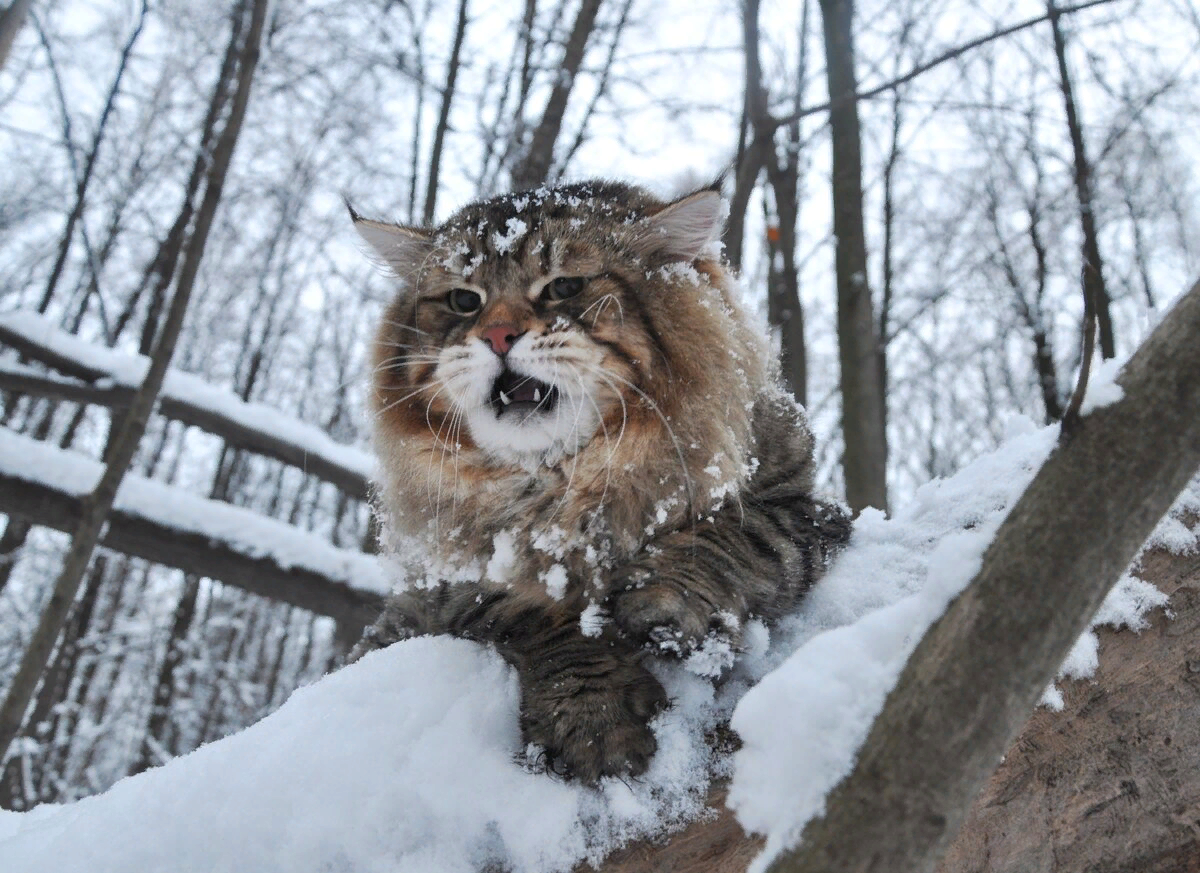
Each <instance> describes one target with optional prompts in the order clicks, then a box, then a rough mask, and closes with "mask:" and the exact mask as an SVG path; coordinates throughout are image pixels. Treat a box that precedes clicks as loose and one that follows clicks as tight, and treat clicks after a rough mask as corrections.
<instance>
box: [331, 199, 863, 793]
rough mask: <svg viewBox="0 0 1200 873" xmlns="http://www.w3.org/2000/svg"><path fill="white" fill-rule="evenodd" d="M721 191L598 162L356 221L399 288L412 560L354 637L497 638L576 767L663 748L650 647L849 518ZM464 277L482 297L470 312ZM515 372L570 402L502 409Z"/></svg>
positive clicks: (390, 336) (819, 554)
mask: <svg viewBox="0 0 1200 873" xmlns="http://www.w3.org/2000/svg"><path fill="white" fill-rule="evenodd" d="M718 206H719V204H718V201H717V200H716V195H715V193H713V192H711V191H701V192H697V193H696V194H693V195H690V196H689V197H686V198H681V199H680V200H679V201H675V202H674V203H663V202H661V201H658V200H656V199H655V198H653V197H651V196H650V195H649V194H647V193H646V192H644V191H641V190H639V189H636V188H631V187H628V186H624V185H618V184H615V183H606V182H591V183H581V184H577V185H572V186H564V187H561V188H557V189H549V190H547V189H543V190H540V191H538V192H529V193H526V194H521V195H506V196H505V197H500V198H495V199H493V200H489V201H484V202H481V203H477V204H472V205H470V206H468V207H466V208H465V209H464V210H462V211H461V212H460V213H459V214H458V215H456V216H454V217H453V218H451V220H450V221H448V222H447V223H446V224H444V225H442V226H441V227H439V228H437V229H435V230H432V231H428V230H421V229H414V228H401V227H395V226H391V225H385V224H381V223H378V222H364V221H362V220H361V219H357V217H356V221H357V222H358V226H359V229H360V231H362V232H363V235H364V237H365V238H366V239H367V240H368V242H370V243H371V245H372V246H373V247H374V248H375V249H376V251H377V252H378V253H379V255H380V256H381V257H382V258H383V259H384V260H385V261H386V262H387V264H388V265H389V266H390V267H391V269H392V270H393V271H394V272H395V273H396V275H397V276H398V277H399V278H400V279H401V281H402V282H403V283H404V287H403V288H402V290H401V292H400V293H399V294H398V295H397V297H396V299H395V300H394V301H393V303H392V304H391V306H390V307H389V308H388V310H387V312H386V314H385V316H384V319H383V323H382V326H381V328H380V331H379V335H378V340H377V342H376V370H375V380H374V389H375V390H374V397H373V401H374V405H375V410H376V421H375V436H376V448H377V451H378V453H379V456H380V460H381V472H382V483H381V491H380V500H379V503H380V509H381V512H382V514H383V516H384V518H385V521H386V528H387V533H388V536H389V538H390V544H391V547H392V551H393V552H394V553H395V554H396V555H397V556H398V558H399V559H401V560H403V559H404V558H406V557H413V558H417V557H418V556H419V558H418V559H417V560H416V561H415V562H414V564H415V566H414V567H412V568H410V570H409V578H408V580H407V587H406V588H405V589H404V590H402V591H400V592H399V593H397V594H395V595H393V596H392V597H391V598H390V599H389V601H388V604H387V606H386V608H385V610H384V613H383V615H382V616H381V617H380V619H379V621H378V622H377V623H376V624H375V625H374V626H373V627H372V628H369V629H368V631H367V633H366V634H365V636H364V638H363V641H362V642H361V643H360V644H359V646H358V647H357V648H356V649H355V651H354V652H353V653H352V656H351V657H352V659H354V658H358V657H361V656H362V654H364V653H365V652H367V651H370V650H372V649H376V648H380V647H382V646H386V645H388V644H390V643H392V642H395V641H397V640H400V639H405V638H407V637H411V636H414V635H419V634H443V633H444V634H452V635H455V636H460V637H464V638H468V639H475V640H479V641H482V642H486V643H491V644H493V645H495V646H496V648H497V649H498V650H499V651H500V652H501V653H502V654H503V655H504V656H505V657H506V658H507V659H508V660H509V661H510V662H511V663H512V664H513V665H514V666H515V667H516V669H517V671H518V675H519V676H520V680H521V687H522V714H521V719H522V729H523V732H524V735H525V738H526V740H527V741H528V742H530V743H534V744H537V745H539V746H541V747H542V748H543V750H544V753H545V755H546V757H547V759H548V760H549V761H550V763H551V764H552V765H553V766H554V768H555V769H556V770H558V771H559V772H563V773H568V774H571V775H573V776H576V777H578V778H581V779H584V780H586V781H591V782H594V781H596V780H597V779H599V778H601V777H603V776H607V775H619V774H622V773H633V774H636V773H639V772H641V771H642V770H644V769H645V767H646V765H647V763H648V761H649V759H650V757H651V756H652V754H653V752H654V748H655V746H654V739H653V736H652V733H651V731H650V729H649V727H648V726H647V722H648V721H649V719H650V718H651V717H652V715H653V713H655V712H657V711H658V710H659V709H661V708H662V707H663V706H664V705H666V697H665V694H664V692H663V690H662V688H661V686H660V685H659V684H658V682H657V681H656V680H655V679H654V678H653V676H652V675H651V674H650V673H649V672H648V671H647V670H646V668H645V666H644V663H643V661H644V659H645V658H646V657H654V656H668V657H680V656H684V657H685V656H689V655H691V654H692V653H693V652H695V651H696V650H697V649H698V648H703V647H704V645H705V643H706V641H709V640H714V639H715V640H717V641H719V642H722V643H728V644H730V645H732V646H734V647H736V645H737V644H738V642H739V638H740V633H741V629H742V628H743V626H744V624H745V622H746V621H747V619H749V618H751V617H759V618H762V619H764V620H767V621H770V620H773V619H775V618H778V617H779V616H780V615H782V614H783V613H785V612H787V611H788V610H789V609H791V608H792V607H793V606H794V605H795V604H796V602H797V601H798V600H799V598H800V597H801V596H802V595H803V593H804V591H806V590H807V589H808V587H809V586H811V584H812V583H813V581H814V580H815V579H816V578H817V577H818V576H819V575H820V574H821V572H822V571H823V569H824V567H825V565H826V562H827V561H828V559H829V556H830V554H831V552H832V550H834V549H836V548H837V547H838V546H839V545H840V544H841V543H843V542H845V540H846V538H847V536H848V531H849V525H848V520H847V518H846V516H845V514H844V513H843V512H842V510H841V509H839V508H838V507H837V506H836V505H833V504H829V503H823V502H821V501H819V500H817V499H816V498H814V497H813V495H812V487H813V482H812V437H811V435H810V432H809V430H808V427H807V425H806V423H805V421H804V417H803V413H802V412H801V411H800V410H798V409H797V408H796V406H795V404H794V403H792V402H791V401H790V399H788V398H786V397H785V395H784V394H783V393H782V391H781V390H780V389H779V388H778V385H777V383H776V380H775V377H774V375H773V372H772V370H771V368H770V366H769V364H768V355H767V351H766V349H765V347H764V344H763V342H762V339H761V338H760V337H759V336H757V335H756V333H755V331H754V330H753V329H752V328H751V327H750V324H749V321H748V319H747V318H746V317H745V315H744V314H743V312H742V310H741V307H740V304H739V301H738V294H737V293H736V288H735V286H734V284H733V282H732V281H731V278H730V276H729V275H728V273H727V272H726V270H725V269H724V267H723V266H722V265H721V264H720V262H719V261H718V260H717V259H716V258H715V257H714V256H713V255H712V246H711V243H712V241H713V240H715V239H716V238H717V236H718V234H719V231H720V211H719V208H718ZM561 277H568V278H567V279H566V280H565V281H566V285H565V286H564V287H566V288H567V289H568V290H569V292H570V293H569V296H564V297H563V298H562V299H559V296H557V292H556V293H554V294H552V293H551V291H552V283H553V282H554V281H555V279H556V278H561ZM554 287H557V286H554ZM455 289H467V290H469V291H470V292H471V293H472V294H474V295H476V296H477V297H478V298H479V302H480V306H479V308H478V310H477V311H472V312H469V313H463V312H459V311H457V309H458V308H461V307H456V306H452V305H451V303H450V299H451V298H450V295H451V294H452V293H455ZM467 299H468V300H473V299H474V298H471V297H469V296H468V298H467ZM498 332H499V333H498ZM498 335H499V336H503V337H505V338H506V339H504V340H502V341H501V340H497V339H495V337H497V336H498ZM489 337H491V339H489ZM509 340H511V348H506V344H508V342H509ZM496 343H500V346H499V349H498V346H497V345H496ZM506 368H510V370H511V372H509V373H508V374H507V375H505V370H506ZM514 374H515V375H514ZM517 375H519V376H520V377H521V378H526V377H531V378H534V379H536V380H537V383H536V384H538V385H541V386H542V388H543V389H546V390H547V391H549V389H550V388H553V392H554V398H555V399H554V400H553V401H548V402H547V404H546V406H545V408H543V406H542V405H538V406H537V408H536V409H534V410H533V411H532V412H528V413H524V412H523V413H520V414H517V413H515V412H510V411H509V410H508V409H507V408H506V407H505V406H501V405H500V402H499V401H498V400H497V399H496V397H497V391H498V390H499V388H498V387H497V386H502V385H506V384H508V385H511V382H505V381H504V380H505V379H506V378H510V377H512V378H515V377H516V376H517ZM510 390H511V389H510ZM525 390H526V391H528V390H529V389H525ZM539 396H541V395H540V389H539ZM489 398H490V399H489ZM504 399H505V402H506V403H507V401H508V399H509V398H508V397H507V395H505V398H504ZM531 402H532V401H527V404H526V405H527V406H528V404H529V403H531ZM539 403H540V402H539ZM581 620H582V621H581Z"/></svg>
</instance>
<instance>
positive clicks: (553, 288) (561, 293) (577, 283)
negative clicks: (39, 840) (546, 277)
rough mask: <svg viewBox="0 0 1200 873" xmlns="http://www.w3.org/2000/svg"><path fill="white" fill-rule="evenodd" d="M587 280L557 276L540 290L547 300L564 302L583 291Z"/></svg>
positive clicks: (578, 277) (579, 277)
mask: <svg viewBox="0 0 1200 873" xmlns="http://www.w3.org/2000/svg"><path fill="white" fill-rule="evenodd" d="M586 284H587V280H586V279H584V278H583V277H582V276H559V277H558V278H557V279H555V280H554V281H552V282H550V283H548V284H547V285H546V287H545V288H544V289H543V290H542V293H544V294H545V295H546V299H547V300H566V299H567V298H568V297H574V296H575V295H576V294H578V293H579V292H580V291H582V290H583V286H584V285H586Z"/></svg>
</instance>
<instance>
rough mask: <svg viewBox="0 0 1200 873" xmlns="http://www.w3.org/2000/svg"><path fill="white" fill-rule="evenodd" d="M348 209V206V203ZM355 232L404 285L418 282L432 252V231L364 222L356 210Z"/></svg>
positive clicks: (382, 222)
mask: <svg viewBox="0 0 1200 873" xmlns="http://www.w3.org/2000/svg"><path fill="white" fill-rule="evenodd" d="M347 206H349V203H347ZM350 214H351V217H352V218H353V219H354V229H355V230H357V231H358V234H359V236H361V237H362V238H363V239H364V240H365V241H366V242H367V244H368V245H370V246H371V248H372V249H373V250H374V252H375V253H376V254H377V255H378V256H379V257H380V258H381V259H382V260H383V263H384V264H386V265H387V266H388V267H389V268H390V269H391V271H392V272H393V273H395V274H396V276H397V277H398V278H400V279H403V280H404V281H405V282H411V281H415V279H416V276H417V273H418V272H420V269H421V267H422V266H424V264H425V260H426V258H428V257H429V253H430V252H431V251H432V250H433V238H432V237H431V236H430V234H429V231H426V230H422V229H420V228H416V227H404V226H402V225H399V224H388V223H387V222H384V221H372V220H371V219H369V218H363V217H362V216H361V215H359V214H358V213H357V212H355V211H354V209H353V208H351V209H350Z"/></svg>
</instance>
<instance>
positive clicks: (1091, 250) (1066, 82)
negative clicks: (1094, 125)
mask: <svg viewBox="0 0 1200 873" xmlns="http://www.w3.org/2000/svg"><path fill="white" fill-rule="evenodd" d="M1061 15H1062V12H1061V11H1060V10H1059V9H1058V7H1057V6H1056V5H1055V3H1054V0H1047V2H1046V16H1047V18H1048V19H1049V21H1050V29H1051V31H1052V32H1053V33H1054V58H1055V60H1056V61H1057V62H1058V81H1059V87H1060V88H1061V89H1062V95H1063V104H1064V107H1065V109H1066V113H1067V130H1068V131H1069V132H1070V135H1071V151H1072V154H1073V156H1074V161H1075V196H1076V199H1077V200H1078V201H1079V222H1080V226H1081V227H1082V229H1083V269H1082V273H1083V293H1084V294H1085V295H1086V296H1087V298H1088V299H1089V300H1091V301H1092V307H1093V308H1094V310H1095V313H1096V324H1097V325H1098V327H1099V328H1100V355H1101V356H1102V357H1103V358H1105V359H1106V360H1107V359H1108V358H1112V357H1114V356H1115V355H1116V354H1117V346H1116V340H1115V338H1114V337H1113V323H1112V312H1111V311H1110V309H1111V306H1110V304H1111V301H1110V298H1109V296H1108V287H1107V286H1106V285H1105V283H1104V264H1103V262H1102V261H1101V260H1100V239H1099V236H1098V235H1097V233H1096V216H1095V213H1094V211H1093V207H1094V205H1095V201H1094V200H1093V199H1092V168H1091V164H1089V163H1088V159H1087V152H1086V150H1085V148H1084V143H1083V127H1082V123H1081V122H1080V120H1079V110H1078V108H1077V107H1076V105H1075V95H1074V92H1073V90H1072V88H1071V74H1070V71H1069V70H1068V69H1067V41H1066V37H1064V36H1063V32H1062V27H1061V26H1060V22H1059V18H1060V16H1061Z"/></svg>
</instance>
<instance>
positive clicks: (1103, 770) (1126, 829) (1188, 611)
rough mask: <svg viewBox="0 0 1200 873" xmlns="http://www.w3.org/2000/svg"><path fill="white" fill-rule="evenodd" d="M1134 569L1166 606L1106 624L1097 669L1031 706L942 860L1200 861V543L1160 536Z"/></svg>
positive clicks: (1189, 870)
mask: <svg viewBox="0 0 1200 873" xmlns="http://www.w3.org/2000/svg"><path fill="white" fill-rule="evenodd" d="M1193 521H1194V520H1193ZM1138 575H1139V576H1140V577H1142V578H1144V579H1146V580H1148V581H1152V582H1153V583H1154V584H1155V586H1157V587H1158V588H1159V590H1161V591H1162V592H1163V593H1164V594H1167V595H1169V596H1170V603H1169V607H1168V608H1169V613H1168V612H1167V611H1160V612H1156V613H1155V614H1154V615H1153V616H1152V617H1151V619H1150V627H1149V628H1147V629H1145V630H1143V631H1141V632H1139V633H1136V634H1135V633H1132V632H1130V631H1113V630H1101V631H1100V632H1099V636H1100V666H1099V669H1098V670H1097V672H1096V675H1095V676H1094V677H1093V678H1092V679H1090V680H1086V681H1078V682H1065V683H1062V686H1061V690H1062V693H1063V697H1064V701H1065V707H1064V710H1063V711H1062V712H1051V711H1049V710H1045V709H1039V710H1038V711H1037V712H1035V713H1034V714H1033V717H1032V718H1031V719H1030V720H1029V722H1028V723H1027V724H1026V725H1025V728H1024V729H1023V730H1022V731H1021V735H1020V736H1019V737H1018V738H1017V741H1016V742H1015V743H1013V745H1012V746H1011V748H1010V749H1009V751H1008V753H1007V754H1006V755H1005V758H1004V761H1003V763H1001V764H1000V767H999V769H997V770H996V772H995V774H994V775H993V776H992V778H991V780H990V781H989V782H988V785H987V787H986V788H985V789H984V790H983V792H982V793H980V795H979V797H978V798H976V800H975V803H974V805H973V806H972V807H971V810H970V812H969V813H968V815H967V820H966V822H965V824H964V825H963V828H962V830H961V831H960V832H959V835H958V838H957V839H956V840H955V841H954V844H953V845H952V846H951V847H950V850H949V851H948V852H947V853H946V855H945V857H944V858H943V859H942V863H941V864H940V865H939V866H938V868H937V869H938V873H1023V871H1027V870H1053V871H1056V873H1087V871H1129V873H1195V871H1197V870H1200V834H1197V831H1196V828H1195V824H1194V823H1195V822H1196V821H1197V819H1200V719H1197V718H1196V708H1197V705H1198V702H1200V672H1198V671H1200V649H1198V648H1197V645H1196V641H1197V640H1200V556H1198V555H1196V554H1195V553H1192V554H1191V555H1174V554H1171V553H1169V552H1167V551H1165V550H1161V549H1159V550H1155V551H1152V552H1150V553H1148V554H1147V555H1145V556H1143V558H1142V561H1141V566H1140V569H1139V570H1138Z"/></svg>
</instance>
